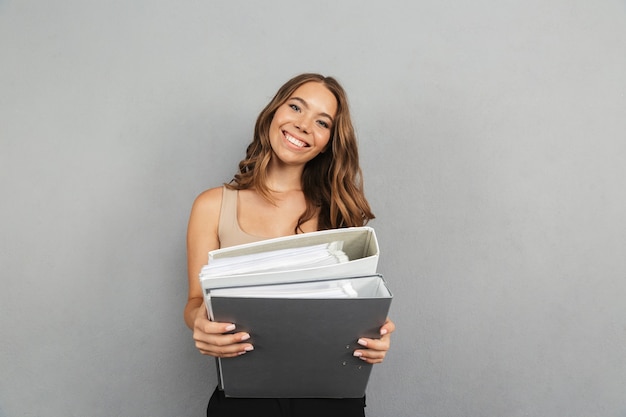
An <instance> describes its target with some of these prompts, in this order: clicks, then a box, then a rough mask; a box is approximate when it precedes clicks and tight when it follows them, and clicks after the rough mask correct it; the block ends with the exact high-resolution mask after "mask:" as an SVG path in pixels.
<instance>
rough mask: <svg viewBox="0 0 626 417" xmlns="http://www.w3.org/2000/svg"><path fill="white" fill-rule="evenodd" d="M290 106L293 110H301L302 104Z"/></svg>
mask: <svg viewBox="0 0 626 417" xmlns="http://www.w3.org/2000/svg"><path fill="white" fill-rule="evenodd" d="M289 107H291V109H292V110H293V111H297V112H299V111H300V106H298V105H297V104H290V105H289Z"/></svg>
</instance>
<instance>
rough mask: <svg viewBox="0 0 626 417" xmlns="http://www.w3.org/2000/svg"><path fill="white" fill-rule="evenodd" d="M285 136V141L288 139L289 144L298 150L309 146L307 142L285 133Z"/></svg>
mask: <svg viewBox="0 0 626 417" xmlns="http://www.w3.org/2000/svg"><path fill="white" fill-rule="evenodd" d="M283 134H284V135H285V139H287V142H289V143H291V144H292V145H294V146H297V147H298V148H304V147H305V146H308V145H307V143H306V142H303V141H301V140H300V139H296V138H294V137H293V136H291V135H290V134H289V133H287V132H283Z"/></svg>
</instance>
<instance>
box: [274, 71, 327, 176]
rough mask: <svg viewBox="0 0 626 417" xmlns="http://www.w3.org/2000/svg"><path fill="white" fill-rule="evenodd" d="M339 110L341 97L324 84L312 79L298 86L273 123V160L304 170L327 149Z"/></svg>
mask: <svg viewBox="0 0 626 417" xmlns="http://www.w3.org/2000/svg"><path fill="white" fill-rule="evenodd" d="M336 112H337V100H336V99H335V96H334V95H333V94H332V93H331V92H330V91H329V90H328V89H327V88H326V87H324V85H323V84H320V83H318V82H313V81H311V82H308V83H306V84H303V85H301V86H300V87H298V88H297V89H296V91H294V92H293V95H292V96H291V97H290V98H289V100H287V101H286V102H285V103H283V104H282V105H281V106H280V107H279V108H278V109H277V110H276V113H275V114H274V117H273V119H272V123H271V124H270V133H269V135H270V144H271V146H272V150H273V152H274V154H275V155H276V158H272V159H271V161H270V162H271V163H273V164H286V165H295V166H299V167H300V169H301V168H302V167H304V164H306V163H307V162H308V161H310V160H311V159H313V158H315V157H316V156H317V155H318V154H319V153H321V152H324V151H325V150H326V146H327V145H328V143H329V141H330V134H331V127H332V122H333V117H334V115H335V113H336ZM270 169H271V166H270Z"/></svg>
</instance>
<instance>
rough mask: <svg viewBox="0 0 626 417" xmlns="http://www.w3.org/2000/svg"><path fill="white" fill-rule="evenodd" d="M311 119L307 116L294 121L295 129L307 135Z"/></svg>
mask: <svg viewBox="0 0 626 417" xmlns="http://www.w3.org/2000/svg"><path fill="white" fill-rule="evenodd" d="M311 123H312V121H311V118H310V117H308V116H307V115H302V116H301V117H300V118H299V119H298V120H297V121H296V127H297V128H298V129H300V130H301V131H302V132H304V133H308V132H309V129H310V126H311Z"/></svg>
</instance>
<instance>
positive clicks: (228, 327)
mask: <svg viewBox="0 0 626 417" xmlns="http://www.w3.org/2000/svg"><path fill="white" fill-rule="evenodd" d="M235 327H237V326H235V325H234V324H229V325H228V326H226V331H227V332H230V331H231V330H235Z"/></svg>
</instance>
